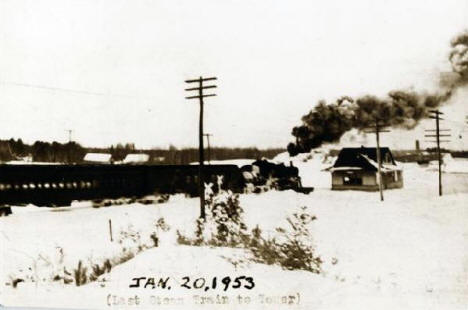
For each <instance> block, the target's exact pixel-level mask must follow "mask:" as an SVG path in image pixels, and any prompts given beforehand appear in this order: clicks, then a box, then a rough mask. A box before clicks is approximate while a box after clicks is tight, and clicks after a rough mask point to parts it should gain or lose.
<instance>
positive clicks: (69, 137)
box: [66, 129, 73, 143]
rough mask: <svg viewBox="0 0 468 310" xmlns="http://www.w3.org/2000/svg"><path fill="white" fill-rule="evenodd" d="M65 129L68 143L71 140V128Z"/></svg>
mask: <svg viewBox="0 0 468 310" xmlns="http://www.w3.org/2000/svg"><path fill="white" fill-rule="evenodd" d="M66 131H67V132H68V143H70V142H71V141H72V132H73V129H67V130H66Z"/></svg>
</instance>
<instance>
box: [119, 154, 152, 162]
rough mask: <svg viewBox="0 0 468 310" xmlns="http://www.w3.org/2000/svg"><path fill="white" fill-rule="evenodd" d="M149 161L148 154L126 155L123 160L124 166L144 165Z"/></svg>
mask: <svg viewBox="0 0 468 310" xmlns="http://www.w3.org/2000/svg"><path fill="white" fill-rule="evenodd" d="M148 160H149V155H148V154H128V155H127V156H125V159H124V160H123V163H124V164H129V163H146V162H147V161H148Z"/></svg>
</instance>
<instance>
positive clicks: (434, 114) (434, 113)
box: [424, 110, 451, 196]
mask: <svg viewBox="0 0 468 310" xmlns="http://www.w3.org/2000/svg"><path fill="white" fill-rule="evenodd" d="M429 113H431V115H430V116H429V118H432V119H435V120H436V129H435V133H436V134H435V135H434V133H432V134H426V135H424V137H426V138H427V137H431V138H436V141H427V142H435V143H436V144H437V160H438V162H439V196H442V156H441V153H440V143H441V142H449V141H448V140H440V137H450V136H451V135H450V134H440V132H441V131H450V129H440V125H439V121H441V120H443V118H441V117H440V115H443V114H444V113H442V112H440V111H439V110H431V111H429ZM432 131H434V130H426V132H432Z"/></svg>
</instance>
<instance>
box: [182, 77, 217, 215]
mask: <svg viewBox="0 0 468 310" xmlns="http://www.w3.org/2000/svg"><path fill="white" fill-rule="evenodd" d="M214 80H217V78H216V77H209V78H203V77H201V76H200V77H199V78H198V79H192V80H186V81H185V83H188V84H191V83H197V84H198V85H197V86H196V87H191V88H186V89H185V90H186V91H189V92H190V91H197V92H198V94H197V95H194V96H188V97H185V99H198V100H199V102H200V121H199V130H198V143H199V146H198V158H199V165H198V192H199V194H200V217H201V218H202V219H205V183H204V177H203V165H204V161H205V158H204V154H203V104H204V102H203V98H206V97H213V96H216V94H204V93H203V91H204V90H205V89H210V88H216V85H203V83H204V82H207V81H214Z"/></svg>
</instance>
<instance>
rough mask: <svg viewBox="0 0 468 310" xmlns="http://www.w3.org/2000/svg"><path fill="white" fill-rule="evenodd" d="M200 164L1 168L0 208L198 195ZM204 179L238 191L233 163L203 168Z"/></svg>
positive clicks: (240, 186)
mask: <svg viewBox="0 0 468 310" xmlns="http://www.w3.org/2000/svg"><path fill="white" fill-rule="evenodd" d="M198 170H199V169H198V165H100V164H76V165H53V164H45V165H5V164H4V165H0V205H3V206H8V205H25V204H30V203H31V204H34V205H37V206H66V205H70V204H71V202H72V201H73V200H97V199H115V198H121V197H143V196H145V195H151V194H155V193H160V194H174V193H186V194H189V195H191V196H197V195H198ZM203 175H204V181H205V182H206V183H207V182H216V181H217V176H223V185H222V186H224V188H225V189H230V190H232V191H234V192H241V191H242V190H243V188H244V185H245V183H244V179H243V177H242V174H241V171H240V170H239V168H238V167H237V166H235V165H207V166H204V168H203Z"/></svg>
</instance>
